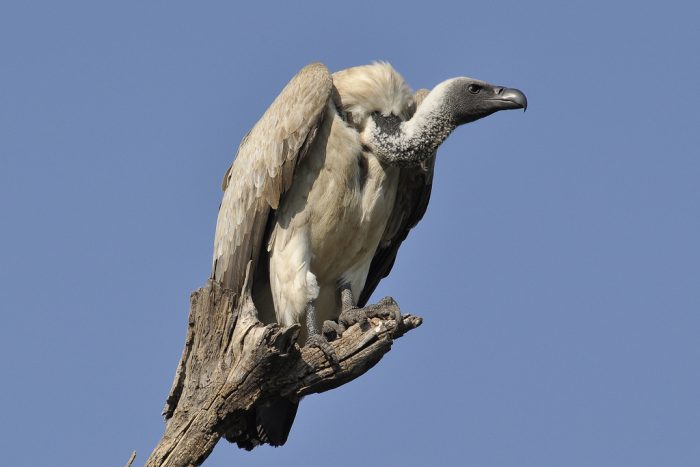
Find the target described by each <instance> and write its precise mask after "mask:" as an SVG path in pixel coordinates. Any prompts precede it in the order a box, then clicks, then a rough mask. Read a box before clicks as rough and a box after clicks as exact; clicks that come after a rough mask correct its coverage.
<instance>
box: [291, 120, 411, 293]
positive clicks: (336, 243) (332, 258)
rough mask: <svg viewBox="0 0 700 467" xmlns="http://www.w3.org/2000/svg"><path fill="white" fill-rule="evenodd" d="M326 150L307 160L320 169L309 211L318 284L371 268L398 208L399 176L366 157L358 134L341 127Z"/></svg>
mask: <svg viewBox="0 0 700 467" xmlns="http://www.w3.org/2000/svg"><path fill="white" fill-rule="evenodd" d="M324 149H325V151H321V150H315V151H312V152H311V153H310V154H309V156H311V158H312V159H316V160H315V161H314V160H310V161H309V162H311V163H310V164H309V167H314V166H319V165H320V169H319V170H317V171H316V174H315V178H314V180H313V183H312V185H311V187H310V190H309V191H308V196H307V203H306V205H305V209H306V210H307V212H306V213H305V214H306V216H305V217H306V220H307V225H306V227H307V235H308V239H309V247H310V250H311V270H312V272H314V274H316V276H317V279H318V280H319V282H324V281H337V280H338V276H339V275H342V274H345V273H346V272H347V271H353V270H357V269H363V268H366V266H368V265H369V262H370V261H371V259H372V257H373V256H374V253H375V251H376V249H377V246H378V244H379V242H380V240H381V237H382V235H383V233H384V230H385V228H386V224H387V221H388V219H389V216H390V215H391V212H392V209H393V207H394V201H395V199H396V190H397V182H398V175H399V170H398V169H397V168H395V167H391V166H387V165H385V164H382V163H381V162H380V161H379V160H378V159H377V158H376V157H374V156H373V155H372V154H371V153H367V152H364V151H363V149H362V145H361V144H360V141H359V136H358V134H357V132H355V131H354V130H353V129H350V128H348V127H347V126H345V125H343V124H340V123H339V122H335V124H334V125H333V126H332V128H331V131H330V134H329V140H328V142H327V144H326V146H325V148H324ZM321 159H322V161H321ZM300 169H302V170H303V168H301V167H300Z"/></svg>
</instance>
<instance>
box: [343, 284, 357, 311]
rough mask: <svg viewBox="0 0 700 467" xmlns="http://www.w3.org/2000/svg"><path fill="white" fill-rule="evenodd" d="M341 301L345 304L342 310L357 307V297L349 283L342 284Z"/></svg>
mask: <svg viewBox="0 0 700 467" xmlns="http://www.w3.org/2000/svg"><path fill="white" fill-rule="evenodd" d="M340 302H341V303H342V306H343V309H342V312H345V311H348V310H350V309H352V308H355V299H354V297H353V296H352V289H351V288H350V284H348V283H345V284H343V285H341V286H340Z"/></svg>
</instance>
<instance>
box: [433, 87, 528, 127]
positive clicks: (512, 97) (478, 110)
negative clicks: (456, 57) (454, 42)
mask: <svg viewBox="0 0 700 467" xmlns="http://www.w3.org/2000/svg"><path fill="white" fill-rule="evenodd" d="M439 86H440V87H442V88H443V89H442V92H444V94H443V105H444V106H445V109H444V110H445V111H447V113H448V115H449V116H450V118H452V119H454V120H453V121H454V123H455V124H456V125H463V124H465V123H469V122H473V121H475V120H478V119H480V118H484V117H487V116H489V115H491V114H492V113H494V112H498V111H499V110H508V109H527V98H526V97H525V94H523V93H522V92H521V91H519V90H517V89H512V88H506V87H503V86H494V85H492V84H489V83H486V82H484V81H479V80H476V79H473V78H466V77H461V78H453V79H450V80H447V81H445V82H443V83H441V84H440V85H439Z"/></svg>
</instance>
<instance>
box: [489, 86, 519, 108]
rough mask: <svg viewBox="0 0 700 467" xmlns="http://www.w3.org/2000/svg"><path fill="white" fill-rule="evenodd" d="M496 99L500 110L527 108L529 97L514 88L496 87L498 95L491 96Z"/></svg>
mask: <svg viewBox="0 0 700 467" xmlns="http://www.w3.org/2000/svg"><path fill="white" fill-rule="evenodd" d="M491 100H493V101H496V102H497V103H498V104H497V105H498V107H499V110H506V109H523V110H527V97H525V94H523V93H522V92H521V91H519V90H517V89H513V88H496V96H494V97H493V98H491Z"/></svg>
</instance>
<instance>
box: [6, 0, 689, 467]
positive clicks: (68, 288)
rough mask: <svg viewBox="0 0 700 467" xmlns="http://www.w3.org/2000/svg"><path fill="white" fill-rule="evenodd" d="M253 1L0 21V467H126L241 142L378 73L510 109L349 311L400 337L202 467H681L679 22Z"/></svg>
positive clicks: (476, 143)
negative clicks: (303, 95) (297, 95)
mask: <svg viewBox="0 0 700 467" xmlns="http://www.w3.org/2000/svg"><path fill="white" fill-rule="evenodd" d="M252 3H253V2H246V4H243V3H239V4H234V2H218V1H212V2H173V1H168V2H166V1H150V2H109V3H107V2H95V1H85V2H75V1H64V2H31V1H25V2H11V1H4V2H2V4H1V5H0V67H1V68H0V70H1V71H0V226H1V227H0V240H1V241H0V306H1V307H2V324H1V325H0V335H1V336H2V338H1V339H0V354H1V355H2V359H1V363H0V365H1V367H0V377H1V378H2V380H1V384H0V396H1V397H2V401H3V403H2V415H1V416H0V419H1V421H0V444H1V445H2V459H3V460H2V463H3V465H8V466H10V465H11V466H48V465H51V466H71V467H74V466H86V467H94V466H121V465H124V463H125V462H126V460H127V458H128V457H129V455H130V453H131V451H132V450H133V449H135V450H137V451H138V458H137V464H139V465H140V464H142V463H143V462H144V461H145V459H146V457H147V456H148V454H149V453H150V451H151V449H152V448H153V447H154V446H155V444H156V443H157V441H158V439H159V438H160V436H161V434H162V432H163V427H164V425H163V420H162V418H161V416H160V411H161V408H162V406H163V403H164V401H165V397H166V395H167V392H168V390H169V388H170V385H171V382H172V377H173V374H174V371H175V367H176V364H177V362H178V358H179V357H180V352H181V349H182V345H183V342H184V333H185V326H186V319H187V311H188V297H189V294H190V292H191V291H193V290H195V289H197V288H198V287H200V286H201V285H203V284H204V283H205V281H206V279H207V278H208V276H209V272H210V261H211V250H212V240H213V236H214V226H215V222H216V215H217V209H218V205H219V202H220V199H221V191H220V182H221V179H222V177H223V174H224V172H225V170H226V168H227V167H228V165H229V163H230V162H231V160H232V158H233V155H234V153H235V150H236V148H237V146H238V143H239V141H240V139H241V137H242V136H243V135H244V134H245V133H246V131H247V130H248V129H249V128H250V127H251V126H252V125H253V124H254V122H255V121H256V120H257V118H258V117H259V116H260V115H261V113H262V112H263V111H264V110H265V108H266V107H267V105H268V104H269V103H270V102H271V101H272V99H273V98H274V97H275V96H276V94H277V93H278V91H279V90H280V89H281V88H282V87H283V85H284V84H285V83H286V82H287V81H288V79H289V78H290V77H291V76H293V75H294V73H296V72H297V71H298V70H299V69H300V68H301V67H302V66H304V65H305V64H307V63H309V62H312V61H322V62H323V63H325V64H326V65H327V66H328V67H329V68H330V69H331V70H338V69H342V68H346V67H349V66H353V65H359V64H364V63H368V62H370V61H372V60H378V59H381V60H387V61H389V62H391V63H392V64H393V65H394V66H395V67H396V69H397V70H399V71H400V72H401V73H402V74H403V76H404V77H405V78H406V80H407V81H408V82H409V84H411V86H413V87H414V89H418V88H421V87H432V86H434V85H435V84H437V83H439V82H440V81H442V80H444V79H446V78H450V77H453V76H460V75H467V76H472V77H476V78H480V79H484V80H487V81H490V82H492V83H496V84H502V85H507V86H513V87H517V88H520V89H522V90H523V91H524V92H525V93H526V94H527V96H528V99H529V102H530V108H529V109H528V111H527V112H526V113H525V114H523V113H522V112H516V111H511V112H502V113H499V114H496V115H494V116H492V117H490V118H488V119H485V120H482V121H479V122H476V123H474V124H470V125H468V126H466V127H463V128H460V129H458V130H457V131H456V132H455V134H454V135H452V136H451V137H450V138H449V139H448V140H447V142H446V143H445V144H444V145H443V146H442V148H441V149H440V152H439V155H438V161H437V169H436V175H435V185H434V189H433V197H432V200H431V205H430V207H429V209H428V213H427V215H426V217H425V219H424V220H423V222H422V223H421V224H420V225H419V227H418V228H417V229H415V230H414V232H413V233H412V235H411V236H410V237H409V239H408V241H407V242H406V243H405V244H404V246H403V248H402V250H401V252H400V254H399V257H398V261H397V263H396V266H395V268H394V271H393V272H392V275H391V276H390V277H389V278H388V279H387V280H385V281H384V282H383V283H382V284H381V286H380V287H379V289H378V290H377V292H376V293H375V297H374V299H378V298H380V297H381V296H384V295H392V296H394V297H395V298H396V299H397V300H398V302H399V303H400V304H401V306H402V308H403V310H404V311H405V312H412V313H418V314H421V315H423V316H424V318H425V323H424V325H423V326H422V327H421V328H419V329H418V330H416V331H414V332H411V333H410V334H409V335H407V336H406V337H404V338H402V339H400V340H399V341H397V342H396V344H395V346H394V349H393V350H392V351H391V352H390V353H389V354H388V355H387V356H386V357H385V358H384V360H383V361H382V362H381V363H380V364H379V365H378V366H377V367H375V368H374V369H373V370H371V371H370V372H369V373H368V374H366V375H364V376H363V377H361V378H360V379H359V380H357V381H355V382H352V383H350V384H348V385H346V386H343V387H342V388H340V389H338V390H334V391H331V392H329V393H326V394H323V395H316V396H311V397H308V398H307V399H305V400H304V401H303V403H302V404H301V408H300V411H299V414H298V416H297V420H296V424H295V426H294V428H293V430H292V433H291V436H290V438H289V441H288V443H287V445H286V446H284V447H283V448H278V449H273V448H270V447H262V448H260V449H257V450H255V451H253V452H252V453H247V452H244V451H241V450H238V449H237V448H236V447H234V446H232V445H229V444H228V443H226V442H221V443H220V444H219V446H217V447H216V449H215V450H214V453H213V455H212V456H211V457H210V458H209V459H208V460H207V462H206V464H205V465H206V466H209V467H215V466H232V465H237V466H238V465H240V466H271V465H285V466H325V465H333V466H337V467H343V466H358V465H368V466H373V465H397V466H427V465H446V466H533V467H534V466H661V465H665V466H697V465H700V373H699V372H698V365H699V363H700V287H699V286H700V246H699V242H700V214H699V210H700V186H699V181H700V158H699V157H698V156H699V152H700V151H699V150H698V147H700V137H699V133H700V119H699V118H698V111H699V110H700V84H699V83H700V59H699V58H698V57H699V55H698V46H699V45H700V33H699V32H698V31H699V29H698V25H697V22H698V21H697V19H698V16H699V14H700V12H699V11H698V9H697V6H696V5H695V4H694V3H693V2H689V1H688V2H664V3H660V2H651V1H646V2H644V1H642V2H602V1H590V0H589V1H575V2H558V1H557V2H524V1H500V2H472V1H460V2H453V3H447V2H441V1H426V2H415V3H410V2H403V3H398V2H396V3H391V4H390V3H384V2H379V1H373V2H363V1H353V2H349V1H348V2H331V1H325V2H305V3H304V6H301V2H256V3H255V5H252ZM281 463H284V464H281Z"/></svg>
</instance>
